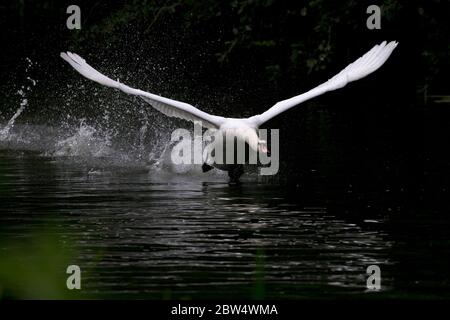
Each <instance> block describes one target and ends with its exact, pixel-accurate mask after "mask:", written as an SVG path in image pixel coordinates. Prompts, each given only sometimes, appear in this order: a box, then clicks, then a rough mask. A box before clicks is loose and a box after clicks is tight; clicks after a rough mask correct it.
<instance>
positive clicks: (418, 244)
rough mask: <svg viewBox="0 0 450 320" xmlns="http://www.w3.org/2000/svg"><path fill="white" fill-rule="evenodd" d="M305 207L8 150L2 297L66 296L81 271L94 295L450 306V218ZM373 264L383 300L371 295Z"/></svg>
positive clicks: (0, 190)
mask: <svg viewBox="0 0 450 320" xmlns="http://www.w3.org/2000/svg"><path fill="white" fill-rule="evenodd" d="M205 180H206V181H205ZM208 180H210V181H208ZM299 192H300V193H301V191H299ZM300 198H301V195H300V196H299V194H298V193H291V192H289V191H288V188H287V187H282V186H279V185H274V184H264V183H257V182H252V181H247V182H244V183H243V184H242V185H235V186H230V185H228V184H227V183H226V179H225V177H222V176H209V177H207V178H205V177H204V176H201V175H191V176H186V175H174V174H167V173H163V172H153V171H152V170H150V171H149V169H148V168H145V167H135V168H130V167H128V168H123V167H122V168H120V167H114V166H111V167H109V168H108V167H103V168H102V169H101V170H91V169H89V167H86V165H85V164H81V163H77V162H74V161H69V160H65V159H55V158H53V157H49V156H43V155H42V154H41V153H36V152H32V151H17V150H16V151H11V150H2V151H0V203H1V210H0V212H1V214H0V240H1V241H0V244H1V253H0V257H3V258H2V259H1V260H0V266H1V268H0V270H1V272H0V276H2V277H3V282H4V283H6V289H5V292H4V295H6V296H12V297H32V296H33V292H42V293H43V296H44V297H45V296H46V294H47V296H50V297H55V295H56V297H59V296H62V297H64V295H65V294H66V293H65V291H64V290H66V289H65V288H64V289H58V290H62V291H56V292H58V293H54V292H55V291H52V288H46V286H51V285H49V284H48V281H47V282H45V281H44V280H42V282H39V279H47V278H50V279H51V278H52V276H53V275H52V272H56V273H58V276H60V277H62V278H63V279H65V277H67V275H65V268H66V266H67V264H76V265H79V266H80V268H81V270H82V290H81V291H80V292H79V295H80V296H81V297H89V298H104V297H113V298H278V299H284V298H304V297H316V298H329V297H341V298H346V297H349V298H351V297H370V298H371V297H384V296H389V297H400V298H403V297H413V298H414V297H415V298H422V297H449V292H450V291H449V289H450V278H449V267H450V263H449V250H450V237H449V236H448V232H447V230H448V228H449V226H450V219H449V218H448V217H445V216H442V217H440V218H439V219H435V218H433V219H431V218H429V216H427V215H420V214H414V215H411V216H408V215H407V213H404V212H403V213H397V214H395V213H392V212H391V213H390V212H374V211H373V210H372V211H370V214H369V213H367V212H366V211H360V212H356V213H355V214H347V213H345V212H347V210H346V205H348V207H352V204H351V203H347V204H346V203H345V201H344V203H341V204H340V205H339V206H337V207H334V209H330V208H331V206H332V204H330V203H329V202H326V201H325V200H317V201H316V202H317V203H311V202H309V203H305V202H304V201H301V200H300ZM53 251H55V252H59V253H58V254H56V253H54V252H53ZM61 256H64V257H65V258H61ZM2 260H3V264H2ZM6 261H8V262H6ZM24 264H25V265H24ZM373 264H376V265H378V266H380V268H381V271H382V289H381V290H380V291H379V292H369V291H368V290H367V289H366V278H367V274H366V268H367V267H368V266H369V265H373ZM8 268H10V269H12V271H11V270H9V269H8ZM21 270H23V273H21V272H22V271H21ZM16 271H17V272H16ZM14 277H17V280H14V279H15V278H14ZM55 277H56V275H55ZM36 278H38V279H37V280H36ZM0 279H1V278H0ZM5 279H7V280H5ZM14 281H15V282H14ZM54 281H56V280H54ZM50 282H51V281H50ZM59 285H60V284H55V287H58V286H59ZM30 286H31V287H30ZM33 286H38V287H39V288H36V287H33ZM63 286H65V283H63ZM27 287H28V288H27ZM43 287H44V288H43ZM58 288H59V287H58ZM66 291H67V290H66ZM30 292H31V293H30ZM59 292H62V293H61V294H59Z"/></svg>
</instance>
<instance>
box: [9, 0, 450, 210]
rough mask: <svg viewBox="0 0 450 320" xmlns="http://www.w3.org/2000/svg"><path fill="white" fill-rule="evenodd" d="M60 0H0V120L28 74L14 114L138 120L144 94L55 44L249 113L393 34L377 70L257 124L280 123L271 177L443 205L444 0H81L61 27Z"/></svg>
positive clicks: (148, 84) (335, 193)
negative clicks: (121, 88)
mask: <svg viewBox="0 0 450 320" xmlns="http://www.w3.org/2000/svg"><path fill="white" fill-rule="evenodd" d="M69 4H72V2H70V3H69V2H68V1H26V0H21V1H6V2H2V4H1V5H0V16H1V19H0V28H1V39H0V41H1V43H2V44H3V45H2V50H0V56H1V59H0V61H1V62H0V63H1V66H0V68H1V73H0V81H1V82H0V89H1V90H0V92H1V97H0V99H1V101H2V105H1V109H0V111H1V112H0V116H1V120H2V121H6V120H7V119H9V118H10V117H11V116H12V115H13V114H14V111H15V110H16V109H17V106H18V101H19V97H18V95H17V93H16V91H17V89H18V87H20V85H21V84H23V83H26V77H27V76H30V77H32V78H33V79H36V80H38V84H37V86H36V88H35V89H34V90H33V92H32V94H31V95H32V96H31V97H30V99H29V100H30V106H29V107H28V108H27V110H26V111H25V112H24V114H23V115H22V116H21V118H20V121H22V122H32V123H42V122H44V123H49V122H50V123H53V124H55V123H61V121H62V119H64V121H66V120H65V119H66V116H67V115H71V118H70V119H81V118H85V117H88V118H90V119H94V118H96V117H97V118H101V115H102V110H103V109H104V108H106V107H107V106H108V105H110V104H111V103H114V104H115V105H117V106H120V108H119V110H120V111H117V109H114V110H115V112H116V113H115V114H114V115H115V116H116V117H117V118H118V119H119V115H120V117H121V120H120V121H119V120H118V123H120V127H122V128H127V130H129V129H130V128H133V126H136V127H137V123H136V122H137V120H136V113H137V112H138V111H137V110H138V109H139V108H141V107H142V106H143V104H142V103H141V102H139V101H138V100H136V99H132V98H129V97H125V96H124V95H122V94H119V93H116V92H111V90H108V89H103V88H99V87H98V86H96V85H95V84H92V83H88V82H87V81H85V79H82V78H81V77H79V76H78V75H77V74H75V73H74V72H73V70H71V69H70V68H68V66H67V65H65V64H64V63H63V61H62V60H61V59H60V58H59V56H58V55H59V52H61V51H64V50H70V51H74V52H77V53H79V54H80V55H82V56H83V57H84V58H86V59H87V60H88V61H89V62H90V63H91V64H92V65H93V66H96V67H98V69H99V70H101V71H103V72H105V73H106V74H108V75H110V76H112V77H113V78H114V77H116V78H120V80H121V81H123V82H126V83H129V84H130V85H132V86H135V87H139V88H142V89H144V90H148V91H151V92H154V93H157V94H161V95H165V96H168V97H171V98H175V99H179V100H184V101H187V102H190V103H193V104H194V105H197V106H199V107H200V108H201V109H203V110H205V111H207V112H211V113H214V114H218V115H227V116H231V117H246V116H250V115H253V114H256V113H261V112H263V111H264V110H266V109H267V108H268V107H270V106H271V105H273V104H274V103H275V102H276V101H279V100H282V99H285V98H288V97H291V96H294V95H297V94H299V93H301V92H304V91H306V90H308V89H310V88H312V87H314V86H315V85H318V84H320V83H321V82H323V81H324V80H326V79H328V78H329V77H331V76H332V75H334V74H335V73H337V72H338V71H339V70H341V69H342V68H343V67H345V66H346V65H347V64H348V63H349V62H351V61H353V60H355V59H356V58H357V57H359V56H360V55H362V54H363V53H364V52H366V51H367V50H369V49H370V48H371V47H372V46H373V45H375V44H377V43H379V42H381V41H382V40H397V41H399V43H400V44H399V46H398V48H397V49H396V50H395V52H394V53H393V55H392V57H391V58H390V59H389V61H388V62H387V63H386V64H385V65H384V66H383V67H382V68H381V69H380V70H379V71H377V72H376V73H375V74H373V75H371V76H370V77H368V78H366V79H364V80H362V81H358V82H356V83H352V84H351V85H349V86H347V87H346V88H344V89H342V90H339V91H336V92H331V93H328V94H326V95H325V96H323V97H319V98H317V99H314V100H313V101H310V102H308V103H306V104H304V105H302V106H301V107H297V108H294V109H292V110H290V111H288V112H286V113H285V114H283V115H281V116H279V117H277V118H276V119H273V120H272V121H271V122H269V123H267V124H266V127H268V128H281V129H282V130H281V147H280V149H281V155H280V158H281V159H282V161H281V169H280V174H279V175H278V176H277V177H276V180H277V181H281V182H282V183H285V184H287V185H289V186H290V187H291V188H287V189H286V190H293V191H292V192H293V193H294V194H297V193H301V194H302V196H304V197H305V198H310V197H316V196H324V195H325V197H329V198H330V199H332V202H333V203H334V204H336V205H339V203H340V201H341V200H342V201H344V202H346V203H347V202H348V201H349V200H350V202H352V203H354V204H355V206H356V207H358V208H359V206H361V208H367V204H368V203H371V202H375V203H376V205H375V207H376V206H377V205H378V206H383V205H384V200H383V199H384V197H387V198H388V200H386V201H387V202H388V203H389V207H390V208H392V207H394V208H395V207H396V206H392V201H393V202H394V203H395V204H396V205H398V207H401V208H405V207H408V208H409V209H408V210H407V212H408V214H409V212H410V211H414V212H416V213H417V212H423V209H424V208H426V210H434V211H440V210H441V209H442V208H446V207H447V200H446V198H447V196H448V171H449V161H448V160H449V159H448V157H447V156H446V152H445V151H446V150H445V149H446V148H447V146H448V141H449V134H448V127H449V126H448V124H449V121H448V119H449V117H448V116H449V111H448V109H449V107H450V105H449V103H448V102H445V101H444V102H442V101H440V99H442V98H439V97H438V98H436V97H434V96H435V95H447V96H448V95H449V92H448V82H449V72H448V71H449V65H450V59H449V51H450V50H449V49H450V42H449V24H448V21H449V18H450V10H449V9H450V8H449V7H450V5H449V2H448V1H437V0H434V1H422V2H412V1H408V2H406V1H392V0H385V1H375V2H374V1H358V2H355V1H350V0H348V1H347V0H346V1H340V2H336V1H324V0H310V1H296V2H295V4H294V2H281V1H228V2H227V1H224V2H221V1H137V0H136V1H77V5H79V6H80V7H81V17H82V19H81V20H82V29H81V30H68V29H67V28H66V19H67V17H68V16H69V15H68V14H67V13H66V8H67V6H68V5H69ZM370 4H377V5H379V6H381V7H382V19H381V27H382V28H381V30H369V29H367V27H366V20H367V18H368V16H369V15H368V14H367V13H366V8H367V6H368V5H370ZM26 57H28V58H29V59H31V61H33V62H34V63H35V64H34V65H33V67H32V68H31V70H30V71H29V72H28V73H24V70H25V68H26V64H27V63H26V60H25V58H26ZM124 110H126V112H124ZM146 112H148V113H149V115H150V117H151V118H159V117H164V116H162V115H160V114H158V113H157V112H155V111H153V110H148V111H146ZM123 113H126V115H125V116H124V115H123ZM124 117H125V119H124ZM299 190H300V191H301V192H297V191H299ZM386 190H389V193H386ZM381 194H383V195H381ZM348 197H350V199H349V198H348ZM424 201H426V202H427V205H426V206H425V205H424ZM372 207H373V206H372ZM418 208H419V209H418ZM399 211H400V210H399ZM402 212H403V211H402Z"/></svg>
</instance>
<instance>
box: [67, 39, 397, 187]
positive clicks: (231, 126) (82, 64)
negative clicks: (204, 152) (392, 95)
mask: <svg viewBox="0 0 450 320" xmlns="http://www.w3.org/2000/svg"><path fill="white" fill-rule="evenodd" d="M397 44H398V43H397V42H396V41H391V42H389V43H387V42H386V41H384V42H382V43H381V44H379V45H376V46H374V47H373V48H372V49H371V50H370V51H368V52H367V53H366V54H364V55H363V56H362V57H360V58H359V59H357V60H356V61H354V62H353V63H351V64H349V65H348V66H347V67H346V68H345V69H343V70H342V71H341V72H339V73H338V74H337V75H335V76H334V77H332V78H331V79H329V80H328V81H326V82H324V83H322V84H321V85H319V86H317V87H315V88H314V89H311V90H309V91H308V92H305V93H303V94H300V95H298V96H295V97H293V98H290V99H286V100H283V101H279V102H277V103H276V104H275V105H273V106H272V107H271V108H270V109H268V110H267V111H266V112H264V113H262V114H259V115H255V116H253V117H250V118H240V119H236V118H225V117H221V116H216V115H211V114H208V113H206V112H203V111H201V110H199V109H197V108H196V107H194V106H192V105H190V104H187V103H184V102H180V101H176V100H172V99H168V98H164V97H161V96H158V95H155V94H152V93H149V92H145V91H142V90H139V89H134V88H131V87H129V86H127V85H125V84H123V83H120V82H118V81H114V80H112V79H110V78H108V77H106V76H105V75H103V74H101V73H100V72H98V71H97V70H95V69H94V68H92V67H91V66H90V65H89V64H87V63H86V61H85V60H84V59H83V58H81V57H80V56H79V55H77V54H75V53H70V52H67V53H61V57H62V58H63V59H64V60H65V61H67V62H68V63H69V64H70V65H71V66H72V67H73V68H74V69H75V70H77V71H78V72H79V73H81V75H83V76H84V77H86V78H88V79H91V80H93V81H95V82H98V83H100V84H102V85H104V86H108V87H112V88H116V89H119V90H121V91H123V92H125V93H128V94H131V95H136V96H139V97H141V98H142V99H143V100H144V101H146V102H147V103H149V104H150V105H152V106H153V107H154V108H155V109H156V110H158V111H160V112H162V113H163V114H165V115H167V116H169V117H177V118H181V119H185V120H189V121H200V122H201V123H202V125H203V126H205V127H207V128H213V129H218V130H219V131H220V132H221V133H222V134H223V135H226V134H231V135H233V136H235V137H236V138H237V139H239V140H242V141H245V142H246V143H247V144H248V145H249V147H250V148H251V149H252V150H254V151H259V152H267V148H266V141H264V140H260V139H259V138H258V133H257V130H258V128H259V127H260V126H261V125H262V124H263V123H265V122H267V121H268V120H270V119H272V118H273V117H275V116H277V115H279V114H280V113H282V112H284V111H286V110H288V109H290V108H292V107H294V106H296V105H298V104H300V103H302V102H305V101H307V100H309V99H312V98H314V97H317V96H319V95H321V94H324V93H325V92H328V91H332V90H336V89H339V88H342V87H344V86H345V85H346V84H347V83H349V82H352V81H355V80H358V79H361V78H363V77H365V76H367V75H369V74H371V73H372V72H374V71H375V70H377V69H378V68H380V67H381V66H382V65H383V64H384V63H385V61H386V60H387V59H388V58H389V56H390V55H391V53H392V51H393V50H394V49H395V48H396V47H397ZM220 168H221V169H223V167H220ZM203 169H204V171H207V170H208V169H210V167H209V166H206V167H205V165H204V167H203ZM226 170H228V171H229V175H230V178H231V179H233V180H237V179H239V176H240V175H241V174H242V173H243V171H242V166H236V165H231V166H228V167H227V168H226Z"/></svg>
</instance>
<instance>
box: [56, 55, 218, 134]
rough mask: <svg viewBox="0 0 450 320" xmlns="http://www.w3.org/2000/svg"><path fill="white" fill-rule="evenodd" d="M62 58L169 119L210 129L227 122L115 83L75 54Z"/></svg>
mask: <svg viewBox="0 0 450 320" xmlns="http://www.w3.org/2000/svg"><path fill="white" fill-rule="evenodd" d="M61 58H63V59H64V60H66V61H67V62H68V63H69V64H70V65H71V66H72V67H73V68H74V69H75V70H77V71H78V72H79V73H81V74H82V75H83V76H85V77H86V78H88V79H90V80H93V81H95V82H98V83H100V84H102V85H104V86H108V87H112V88H116V89H119V90H121V91H123V92H125V93H128V94H132V95H136V96H139V97H141V98H142V99H143V100H144V101H146V102H147V103H149V104H150V105H152V106H153V107H154V108H155V109H156V110H158V111H160V112H162V113H163V114H165V115H167V116H169V117H177V118H181V119H185V120H190V121H201V122H202V125H203V126H205V127H208V128H218V127H220V125H221V124H222V123H223V122H224V121H225V118H223V117H218V116H213V115H210V114H208V113H206V112H203V111H201V110H199V109H197V108H196V107H194V106H192V105H190V104H187V103H184V102H180V101H176V100H172V99H168V98H164V97H160V96H158V95H155V94H152V93H149V92H145V91H142V90H139V89H134V88H131V87H129V86H127V85H125V84H123V83H120V82H118V81H114V80H112V79H110V78H108V77H107V76H105V75H103V74H101V73H100V72H98V71H97V70H95V69H94V68H92V67H91V66H90V65H89V64H87V63H86V61H85V60H84V59H83V58H81V57H80V56H79V55H77V54H75V53H71V52H67V53H64V52H63V53H61Z"/></svg>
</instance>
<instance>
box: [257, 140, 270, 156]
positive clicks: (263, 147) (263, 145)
mask: <svg viewBox="0 0 450 320" xmlns="http://www.w3.org/2000/svg"><path fill="white" fill-rule="evenodd" d="M258 151H259V152H260V153H268V152H269V149H268V148H267V141H266V140H261V139H258Z"/></svg>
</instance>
